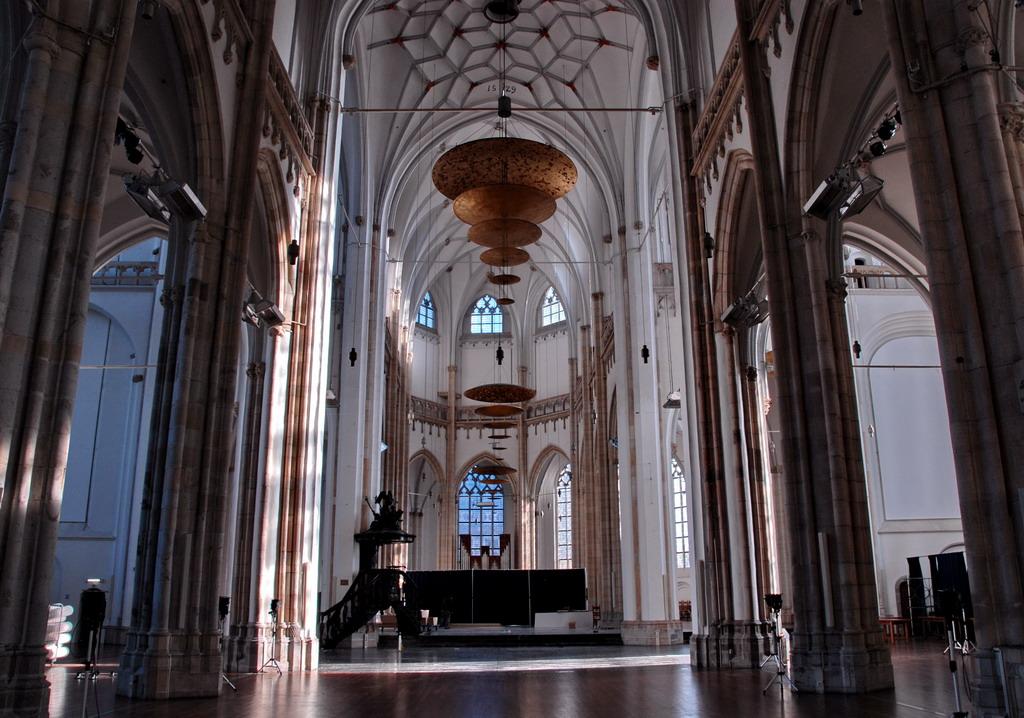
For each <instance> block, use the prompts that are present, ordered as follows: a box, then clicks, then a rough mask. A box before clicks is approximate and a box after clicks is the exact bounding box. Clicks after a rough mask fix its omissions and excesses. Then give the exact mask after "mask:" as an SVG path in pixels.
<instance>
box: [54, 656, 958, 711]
mask: <svg viewBox="0 0 1024 718" xmlns="http://www.w3.org/2000/svg"><path fill="white" fill-rule="evenodd" d="M893 664H894V666H895V672H896V689H895V690H893V691H885V692H881V693H874V694H869V695H861V696H822V695H811V694H803V693H802V694H799V695H794V694H791V693H789V692H788V691H786V692H785V693H783V694H781V695H780V692H779V691H778V690H773V691H772V692H771V693H769V695H767V696H762V695H761V688H762V686H763V685H764V684H765V683H767V681H768V680H770V676H769V675H768V674H767V673H759V672H757V671H751V670H746V671H739V670H736V671H715V672H711V671H708V672H703V671H695V670H693V669H691V668H690V666H689V657H688V655H687V652H686V650H685V649H678V648H674V649H661V650H655V649H643V648H634V647H618V648H612V647H594V648H586V649H582V648H572V649H564V648H562V649H557V648H531V649H515V648H513V649H509V648H502V649H458V648H454V649H438V650H426V649H419V648H408V647H407V648H406V650H404V651H402V652H399V651H397V650H380V649H372V650H366V651H363V650H354V651H344V652H338V653H335V654H324V657H323V665H322V667H321V670H320V672H319V673H313V674H294V675H287V674H286V675H284V676H277V675H276V674H260V675H241V676H232V678H234V679H236V683H237V685H238V692H237V693H232V692H231V691H230V690H228V689H227V687H226V686H225V690H224V692H223V693H222V695H221V697H220V698H219V699H205V700H180V701H166V702H151V703H150V702H140V701H136V702H132V701H128V700H125V699H121V698H116V697H115V696H114V690H113V685H112V683H111V679H110V678H109V677H107V678H100V679H99V680H97V681H94V682H86V681H76V680H75V679H74V672H73V671H72V670H70V669H67V668H62V667H57V668H54V669H51V672H50V680H51V683H52V684H53V691H52V697H51V702H50V715H51V716H55V717H56V716H59V717H61V718H63V717H65V716H67V717H68V718H70V717H71V716H75V717H84V716H125V717H127V716H140V717H143V716H145V717H151V716H152V717H157V716H160V717H164V716H166V717H168V718H185V717H186V716H189V717H191V716H197V717H202V716H225V717H226V718H240V717H241V716H267V717H270V716H289V717H291V716H295V717H296V718H305V717H307V716H308V717H310V718H312V717H314V716H316V717H320V716H351V717H353V718H356V717H359V718H363V717H366V718H371V717H372V718H378V717H380V718H385V717H387V716H396V717H397V716H402V717H406V716H411V717H415V718H419V717H432V716H444V717H446V718H447V717H451V718H476V717H477V716H481V717H487V718H492V717H493V718H501V717H504V716H510V717H511V716H524V717H529V718H533V717H535V716H536V717H537V718H563V717H566V718H569V717H575V716H586V717H588V718H591V717H594V718H601V717H602V716H609V717H610V716H615V717H616V718H619V717H620V716H621V717H625V716H635V717H636V718H657V717H658V716H705V717H707V718H737V717H742V718H746V717H748V716H788V717H789V718H805V717H810V716H827V717H828V718H855V717H856V718H864V717H875V716H877V717H879V718H889V717H894V716H900V717H901V718H902V717H904V716H905V717H908V718H910V717H914V718H921V717H922V716H942V715H945V716H948V715H949V714H950V713H952V711H953V706H952V685H951V681H950V677H949V673H948V672H947V667H946V663H945V661H944V660H943V656H942V645H941V644H939V643H922V644H919V645H917V646H898V647H896V648H895V649H894V650H893ZM967 709H968V710H969V708H967Z"/></svg>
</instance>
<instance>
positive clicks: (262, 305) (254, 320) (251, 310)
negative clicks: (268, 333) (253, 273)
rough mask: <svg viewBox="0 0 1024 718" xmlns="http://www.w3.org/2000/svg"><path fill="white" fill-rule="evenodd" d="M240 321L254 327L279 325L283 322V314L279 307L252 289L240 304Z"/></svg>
mask: <svg viewBox="0 0 1024 718" xmlns="http://www.w3.org/2000/svg"><path fill="white" fill-rule="evenodd" d="M242 321H243V322H246V323H248V324H252V325H253V326H254V327H262V326H266V327H279V326H281V325H282V324H284V323H285V316H284V312H282V311H281V309H280V307H278V306H277V305H276V304H274V303H273V302H272V301H270V300H269V299H264V298H263V297H261V296H260V293H259V292H257V291H256V290H255V289H253V290H252V291H251V292H250V293H249V298H248V299H247V300H245V303H244V304H243V305H242Z"/></svg>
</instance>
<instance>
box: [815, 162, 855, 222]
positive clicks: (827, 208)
mask: <svg viewBox="0 0 1024 718" xmlns="http://www.w3.org/2000/svg"><path fill="white" fill-rule="evenodd" d="M849 189H850V176H849V173H848V172H845V171H842V170H840V171H838V172H836V173H835V174H833V175H830V176H829V177H828V178H827V179H826V180H825V181H824V182H822V183H821V184H820V185H818V189H816V190H814V194H812V195H811V198H810V199H809V200H807V202H806V203H805V204H804V214H805V215H810V216H811V217H817V218H818V219H828V217H829V215H831V214H832V213H833V212H835V211H836V210H837V209H839V206H840V205H841V204H842V203H843V200H844V199H845V198H846V196H847V193H848V192H849Z"/></svg>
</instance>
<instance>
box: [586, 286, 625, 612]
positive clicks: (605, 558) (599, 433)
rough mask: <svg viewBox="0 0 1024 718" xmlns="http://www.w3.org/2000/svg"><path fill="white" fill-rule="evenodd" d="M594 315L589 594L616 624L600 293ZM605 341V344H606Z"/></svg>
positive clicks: (607, 359) (615, 529)
mask: <svg viewBox="0 0 1024 718" xmlns="http://www.w3.org/2000/svg"><path fill="white" fill-rule="evenodd" d="M591 301H592V305H593V309H592V311H593V314H594V330H593V336H594V361H593V372H594V409H595V412H596V421H595V425H594V452H593V462H594V473H593V479H594V482H595V495H594V508H595V526H594V533H595V537H596V541H595V546H594V555H595V558H596V561H595V574H596V576H595V578H594V580H593V581H592V582H591V585H592V586H596V588H597V592H596V597H595V595H594V591H591V593H590V601H591V603H592V604H595V605H598V606H600V607H601V616H602V620H603V621H605V622H607V623H609V624H612V625H618V624H619V623H621V621H622V551H621V548H620V546H621V542H620V538H619V489H618V476H616V474H615V472H614V470H613V467H612V458H611V444H610V441H611V438H612V437H611V434H610V423H611V420H612V417H611V414H610V410H611V406H610V404H611V397H609V396H608V366H609V365H610V364H611V359H612V357H611V354H612V352H614V350H615V346H614V331H613V330H612V329H611V327H609V331H608V335H609V336H608V337H606V335H605V325H606V324H608V321H607V320H606V318H605V316H604V293H603V292H595V293H594V294H593V295H592V296H591ZM606 339H607V340H608V341H606Z"/></svg>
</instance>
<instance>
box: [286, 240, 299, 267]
mask: <svg viewBox="0 0 1024 718" xmlns="http://www.w3.org/2000/svg"><path fill="white" fill-rule="evenodd" d="M298 261H299V240H297V239H293V240H292V241H291V242H290V243H289V245H288V264H290V265H291V266H293V267H294V266H295V264H296V263H297V262H298Z"/></svg>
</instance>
